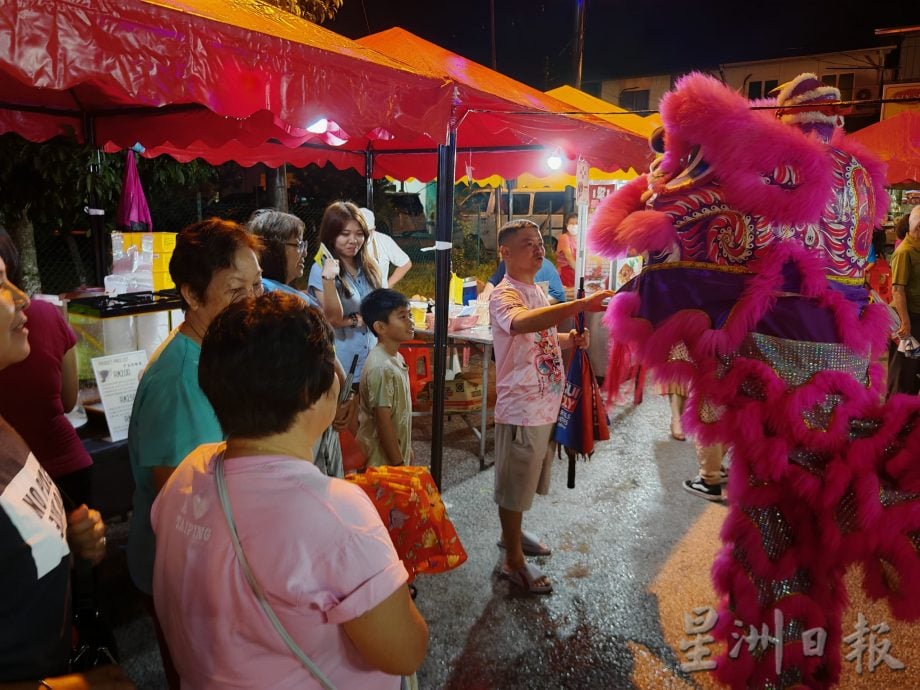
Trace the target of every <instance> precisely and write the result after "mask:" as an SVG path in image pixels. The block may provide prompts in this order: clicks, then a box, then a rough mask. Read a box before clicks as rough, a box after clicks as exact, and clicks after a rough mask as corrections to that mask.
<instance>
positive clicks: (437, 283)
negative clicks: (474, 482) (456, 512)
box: [431, 127, 457, 490]
mask: <svg viewBox="0 0 920 690" xmlns="http://www.w3.org/2000/svg"><path fill="white" fill-rule="evenodd" d="M456 167H457V130H456V129H455V128H454V127H451V128H450V132H449V134H448V139H447V144H444V145H440V146H438V187H437V189H438V214H437V225H436V227H435V270H434V304H435V309H434V392H433V394H432V401H433V409H432V417H431V476H432V477H433V478H434V482H435V484H437V486H438V490H440V489H441V461H442V459H443V454H444V453H443V452H444V378H445V375H446V373H447V315H448V312H449V311H450V296H449V294H448V293H449V290H448V288H449V286H450V248H451V247H450V243H451V237H452V235H453V225H454V179H455V172H456Z"/></svg>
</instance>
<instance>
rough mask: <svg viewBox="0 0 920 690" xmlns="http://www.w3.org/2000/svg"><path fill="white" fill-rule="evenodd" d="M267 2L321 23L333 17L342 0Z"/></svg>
mask: <svg viewBox="0 0 920 690" xmlns="http://www.w3.org/2000/svg"><path fill="white" fill-rule="evenodd" d="M265 1H266V2H267V3H268V4H270V5H274V6H275V7H277V8H279V9H282V10H284V11H285V12H290V13H291V14H293V15H296V16H298V17H303V18H304V19H309V20H310V21H311V22H314V23H316V24H321V23H323V22H324V21H326V20H327V19H333V18H335V15H336V12H338V11H339V10H340V9H341V7H342V4H343V3H344V0H265Z"/></svg>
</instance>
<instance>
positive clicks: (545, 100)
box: [358, 27, 650, 181]
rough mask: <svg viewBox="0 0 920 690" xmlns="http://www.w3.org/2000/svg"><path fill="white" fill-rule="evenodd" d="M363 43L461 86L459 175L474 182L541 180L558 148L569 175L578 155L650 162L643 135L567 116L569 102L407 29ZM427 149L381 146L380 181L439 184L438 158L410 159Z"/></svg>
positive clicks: (624, 163) (612, 166)
mask: <svg viewBox="0 0 920 690" xmlns="http://www.w3.org/2000/svg"><path fill="white" fill-rule="evenodd" d="M358 43H360V44H362V45H364V46H367V47H369V48H373V49H374V50H376V51H378V52H380V53H383V54H384V55H387V56H389V57H391V58H393V59H395V60H398V61H399V62H404V63H406V64H409V65H411V66H412V67H414V68H416V69H420V70H422V71H425V72H429V73H434V74H437V75H439V76H441V77H443V78H445V79H448V80H450V81H452V82H453V83H454V84H455V85H456V95H455V99H454V113H453V117H454V122H455V124H456V125H457V127H458V129H457V148H458V155H457V173H458V175H459V176H463V175H464V174H466V173H468V172H470V171H472V173H473V175H474V177H482V176H486V175H493V174H498V175H501V176H502V177H504V178H513V177H517V176H518V175H519V174H521V173H523V172H530V173H534V174H539V173H541V172H543V171H546V170H547V168H546V157H547V152H548V151H549V152H551V151H554V150H555V149H557V148H558V149H559V151H560V152H562V153H564V154H565V161H564V166H563V167H564V168H565V169H566V170H568V171H569V172H573V171H574V168H575V160H576V158H577V157H578V155H582V156H584V157H585V158H587V159H588V162H589V163H590V164H591V165H593V166H594V167H597V168H599V169H603V170H617V169H627V168H629V167H633V168H637V169H644V168H645V167H646V166H647V164H648V162H649V160H650V155H649V150H648V146H647V144H646V139H645V137H643V136H641V135H638V134H636V133H635V132H631V131H629V130H628V129H626V128H623V127H620V126H619V125H617V124H615V123H611V122H608V121H604V120H602V119H600V118H598V117H595V116H593V115H588V114H581V115H569V114H566V113H570V112H571V111H572V110H573V108H572V107H571V106H569V105H567V104H566V103H563V102H561V101H559V100H557V99H555V98H553V97H551V96H547V95H546V94H544V93H542V92H541V91H538V90H537V89H534V88H531V87H529V86H527V85H526V84H523V83H521V82H519V81H516V80H514V79H511V78H510V77H508V76H505V75H503V74H500V73H498V72H496V71H494V70H491V69H489V68H487V67H484V66H483V65H480V64H478V63H476V62H473V61H472V60H468V59H467V58H464V57H463V56H461V55H458V54H456V53H453V52H451V51H449V50H447V49H445V48H442V47H441V46H438V45H435V44H434V43H430V42H429V41H426V40H424V39H423V38H420V37H419V36H416V35H415V34H412V33H410V32H408V31H405V30H404V29H401V28H398V27H397V28H393V29H389V30H387V31H382V32H380V33H376V34H372V35H370V36H366V37H364V38H361V39H359V40H358ZM574 110H578V109H577V108H575V109H574ZM527 147H531V148H530V149H527ZM426 148H430V147H428V146H426V144H425V142H424V140H423V139H419V140H418V141H416V142H414V143H413V145H412V146H409V147H405V146H399V145H398V144H394V143H393V142H382V143H381V145H379V146H377V145H375V146H374V151H375V154H374V166H375V170H374V174H375V176H380V175H384V174H386V175H390V176H391V177H394V178H397V179H408V178H410V177H414V178H416V179H419V180H423V181H428V180H431V179H433V178H434V177H435V175H436V162H435V159H434V158H433V157H432V156H417V155H411V153H409V150H411V149H416V150H418V151H419V152H421V151H422V150H424V149H426Z"/></svg>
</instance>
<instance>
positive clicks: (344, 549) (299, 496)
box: [152, 292, 428, 690]
mask: <svg viewBox="0 0 920 690" xmlns="http://www.w3.org/2000/svg"><path fill="white" fill-rule="evenodd" d="M334 360H335V355H334V352H333V348H332V332H331V329H330V327H329V325H328V323H327V322H326V320H325V319H324V318H323V316H322V314H320V312H319V311H318V310H316V309H313V308H311V307H309V306H307V304H306V303H304V301H303V300H300V299H297V298H295V297H294V296H293V295H288V294H284V293H281V292H273V293H269V294H266V295H264V296H262V297H258V298H253V299H247V300H244V301H242V302H240V303H237V304H234V305H231V306H230V307H229V308H228V309H227V310H226V311H225V312H224V313H222V314H220V315H219V316H218V317H217V318H216V319H215V321H214V322H213V323H212V325H211V328H209V329H208V332H207V334H206V335H205V338H204V343H203V346H202V352H201V362H200V367H199V380H200V383H201V387H202V389H203V390H204V392H205V394H206V395H207V396H208V399H209V400H210V401H211V404H212V405H213V408H214V411H215V412H216V414H217V417H218V419H220V423H221V425H222V427H223V428H224V430H225V431H226V432H227V434H228V438H227V441H226V442H225V443H216V444H209V445H203V446H201V447H199V448H198V449H196V450H195V451H193V452H192V453H191V454H190V455H189V456H188V457H187V458H186V459H185V460H184V461H183V462H182V464H181V465H180V466H179V468H178V470H177V471H176V473H175V474H174V475H173V476H172V477H171V479H170V480H169V482H168V483H167V484H166V486H165V487H164V488H163V491H162V492H161V493H160V496H159V497H158V498H157V500H156V502H155V504H154V507H153V514H152V518H153V525H154V529H155V531H156V537H157V538H156V547H157V555H156V566H155V570H154V590H155V601H156V605H157V609H158V611H160V613H161V614H162V615H161V620H162V621H163V624H164V631H165V634H166V638H167V640H168V641H169V645H170V648H171V649H172V650H173V654H174V659H175V663H176V667H177V669H178V671H179V675H180V676H181V678H182V683H183V686H186V687H192V688H197V689H198V690H207V689H209V688H226V687H238V688H243V687H250V688H256V687H259V688H275V689H280V690H283V689H285V688H298V689H299V688H316V687H320V684H319V682H318V681H317V680H316V678H315V677H314V676H313V675H312V673H311V672H310V671H308V670H307V669H306V668H305V667H304V666H303V665H302V663H301V661H300V660H298V658H297V657H296V656H295V655H294V653H293V652H292V650H291V649H289V648H288V646H286V644H285V643H284V642H283V641H282V638H281V636H280V634H279V631H278V630H277V629H276V628H275V627H274V626H273V624H272V622H271V621H270V619H269V617H268V615H267V613H266V611H264V610H263V609H261V608H260V606H259V603H258V599H257V596H256V594H255V593H254V591H253V589H252V587H251V585H250V581H249V580H248V579H247V576H246V574H245V570H244V568H243V566H242V565H241V563H242V561H241V560H240V557H239V556H238V554H237V551H236V548H235V547H234V544H233V540H232V538H231V531H230V527H229V526H228V525H229V523H230V520H231V519H232V523H233V524H234V525H235V528H234V529H235V531H236V533H237V534H238V539H239V544H240V548H241V551H242V554H243V557H244V558H245V561H246V562H247V563H248V565H249V567H250V568H251V571H252V574H253V578H254V580H256V581H257V582H258V586H259V587H260V588H261V589H262V590H263V591H264V596H265V598H266V600H267V601H268V602H269V605H270V607H271V609H272V610H273V612H274V614H275V615H276V616H277V618H278V620H279V621H280V623H281V625H282V626H283V628H284V629H285V630H286V632H287V633H288V634H289V635H290V637H291V638H292V639H293V641H294V643H295V644H296V645H297V646H298V647H299V648H300V650H302V651H303V652H304V653H305V654H306V655H307V656H308V657H309V658H310V659H311V660H312V661H313V663H314V664H315V665H316V667H317V668H318V669H319V671H320V672H321V673H322V674H323V675H324V676H325V677H326V678H327V679H328V680H329V682H330V683H331V685H332V686H334V687H337V688H362V690H365V689H366V690H375V689H380V690H396V689H397V688H399V686H400V678H399V677H398V676H400V675H408V674H410V673H412V672H414V671H415V670H416V668H417V667H418V666H419V665H420V664H421V662H422V659H423V658H424V656H425V653H426V650H427V644H428V628H427V625H426V624H425V621H424V620H423V619H422V617H421V615H420V614H419V613H418V611H417V610H416V608H415V604H414V603H413V602H412V600H411V598H410V597H409V592H408V589H407V587H406V581H407V578H408V574H407V572H406V569H405V567H404V566H403V565H402V563H401V561H400V560H399V558H398V556H397V555H396V552H395V550H394V548H393V545H392V542H391V541H390V538H389V535H388V533H387V530H386V528H385V527H384V525H383V523H382V522H381V520H380V516H379V514H378V513H377V511H376V509H375V508H374V506H373V504H372V503H371V502H370V500H369V499H368V498H367V496H366V494H364V492H363V491H362V490H361V489H359V488H358V487H357V486H355V485H353V484H350V483H348V482H345V481H343V480H340V479H333V478H330V477H327V476H325V475H323V474H322V473H320V472H319V471H318V470H317V469H316V467H314V466H313V464H312V458H311V457H310V455H309V453H308V452H305V450H304V449H309V448H311V447H312V446H313V443H314V442H315V440H316V439H317V438H318V437H319V435H320V434H321V433H322V431H323V429H325V428H326V427H328V425H329V424H330V423H331V422H332V419H333V417H334V415H335V410H336V401H337V397H338V392H339V384H338V380H337V377H336V376H335V374H334V370H335V368H334ZM218 470H220V471H221V473H222V476H223V477H224V481H225V483H226V495H225V496H226V498H225V499H222V498H221V494H220V492H219V490H218V481H219V480H218V479H217V475H216V474H215V473H216V472H217V471H218ZM223 500H226V503H227V505H228V506H229V508H225V507H224V505H223V503H222V501H223ZM225 510H229V513H230V514H231V518H228V517H227V515H226V514H225ZM167 611H168V612H169V615H168V616H167V615H166V612H167Z"/></svg>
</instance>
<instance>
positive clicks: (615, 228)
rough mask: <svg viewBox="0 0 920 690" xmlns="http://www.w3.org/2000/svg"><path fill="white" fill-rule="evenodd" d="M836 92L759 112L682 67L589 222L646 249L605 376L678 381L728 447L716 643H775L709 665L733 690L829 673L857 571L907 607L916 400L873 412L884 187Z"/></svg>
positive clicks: (916, 568) (835, 671) (879, 377)
mask: <svg viewBox="0 0 920 690" xmlns="http://www.w3.org/2000/svg"><path fill="white" fill-rule="evenodd" d="M836 100H838V94H837V93H836V90H835V89H832V88H829V87H826V86H824V85H822V84H821V83H820V82H819V81H818V80H817V78H816V77H815V76H814V75H802V76H800V77H798V78H797V79H796V80H795V81H793V82H791V83H790V84H787V85H784V86H783V87H782V91H781V92H780V93H779V95H778V96H777V99H776V100H774V101H770V102H769V103H766V102H761V103H757V104H752V103H751V102H749V101H748V100H746V99H744V98H743V97H741V96H739V95H738V94H737V93H735V92H733V91H731V90H729V89H728V88H727V87H725V86H724V85H722V84H721V83H720V82H718V81H716V80H715V79H713V78H711V77H709V76H706V75H702V74H691V75H688V76H686V77H684V78H683V79H682V80H681V81H679V82H678V84H677V85H676V87H675V89H674V91H672V92H670V93H669V94H667V95H666V96H665V97H664V98H663V99H662V102H661V115H662V120H663V123H664V127H663V135H656V136H653V148H655V149H656V150H657V151H658V152H659V153H660V155H659V156H658V158H657V159H656V161H655V162H654V163H653V164H652V166H651V169H650V172H649V173H647V174H646V175H643V176H641V177H639V178H638V179H636V180H634V181H633V182H631V183H630V184H628V185H626V186H625V187H623V188H621V189H620V190H618V192H617V193H615V194H614V195H612V196H609V197H608V198H607V199H605V201H604V202H603V203H602V205H601V207H600V208H599V209H598V211H597V212H596V213H595V215H594V218H593V219H592V221H591V225H590V227H589V233H588V243H589V247H590V248H591V249H592V250H593V251H594V252H596V253H598V254H601V255H603V256H607V257H610V258H613V257H617V256H623V255H626V254H632V253H642V254H644V255H645V256H647V261H646V264H645V267H644V269H643V271H642V272H641V274H640V275H639V276H637V277H636V278H635V279H633V280H632V281H631V282H630V283H629V284H628V285H626V286H624V288H623V289H621V291H620V292H619V293H618V294H617V295H616V297H615V298H614V300H613V302H612V304H611V307H610V309H609V311H608V313H607V315H606V316H605V320H606V323H607V325H608V327H609V328H610V331H611V338H612V341H613V343H614V344H613V347H612V352H611V363H610V368H609V371H608V376H607V381H608V383H609V384H610V385H611V387H612V389H615V388H616V387H617V386H618V384H619V383H621V382H623V381H625V380H627V377H628V372H629V370H630V368H631V367H634V366H635V365H640V366H643V367H645V368H646V369H647V370H648V371H650V372H651V373H652V374H653V376H655V377H656V378H657V379H658V380H659V381H662V382H677V383H681V384H685V385H688V387H689V390H690V398H689V400H688V405H687V411H686V413H685V415H684V418H683V421H684V424H685V428H687V429H689V430H690V431H691V432H692V433H693V434H694V436H695V437H696V440H698V441H699V442H701V443H703V444H711V443H723V444H726V445H727V446H728V447H729V448H730V449H731V463H732V464H731V471H730V477H729V485H728V501H729V509H728V515H727V518H726V520H725V523H724V526H723V528H722V533H721V538H722V541H723V547H722V549H721V552H720V555H719V556H718V558H717V560H716V562H715V564H714V566H713V579H714V584H715V587H716V590H717V592H718V593H719V595H720V604H719V606H720V611H719V613H720V615H719V623H718V625H717V627H716V628H715V631H714V635H715V637H716V639H717V641H722V642H725V643H726V651H728V650H731V649H732V648H733V647H735V646H736V644H737V640H738V639H739V633H740V635H746V634H747V631H748V630H750V629H754V630H758V631H760V630H767V629H768V630H770V631H771V632H770V635H771V636H772V637H773V640H774V642H775V643H778V644H779V645H781V646H782V659H781V660H780V659H779V655H777V654H775V653H774V652H775V650H774V649H773V646H772V645H770V646H765V647H757V648H756V649H754V650H753V651H748V649H747V647H745V648H744V649H742V650H741V653H740V654H739V655H738V656H737V658H727V657H726V656H725V655H723V656H722V658H720V659H718V667H717V669H716V670H715V671H714V673H716V674H717V676H718V678H719V679H720V680H722V681H723V682H725V683H727V684H728V685H730V686H731V687H733V688H827V687H832V686H833V685H834V684H835V683H836V682H837V680H838V678H839V674H840V664H841V615H842V611H843V609H844V607H845V606H846V602H847V594H846V591H845V588H844V585H843V575H844V572H845V570H846V568H847V567H848V566H849V565H850V564H852V563H854V562H859V563H861V565H862V568H863V572H864V575H865V577H864V581H863V584H864V587H865V589H866V591H867V592H868V594H869V595H870V596H871V597H872V598H885V599H887V601H888V604H889V606H890V607H891V610H892V612H893V614H894V615H895V616H896V617H898V618H902V619H913V618H916V617H918V616H920V592H918V590H917V589H916V586H915V584H914V583H916V582H918V581H920V555H918V552H920V462H918V459H920V425H918V420H920V400H918V399H917V398H908V397H906V396H898V397H895V398H892V399H891V400H890V401H889V402H888V403H883V402H882V400H883V397H884V387H885V382H884V373H883V371H882V367H880V366H879V365H878V364H877V362H878V361H879V358H880V357H881V355H882V354H883V353H884V351H885V347H886V344H887V339H888V337H889V333H890V332H891V324H890V320H889V316H888V312H887V310H886V307H885V306H884V305H877V304H869V303H868V297H867V293H866V290H865V288H864V287H863V281H862V272H863V269H864V266H865V263H866V255H867V252H868V249H869V242H870V239H871V234H872V229H873V228H874V227H875V226H876V225H877V224H878V223H880V222H881V220H882V219H883V218H884V216H885V212H886V210H887V204H888V197H887V195H886V193H885V191H884V187H883V182H882V181H883V180H884V177H883V174H882V173H883V170H882V169H881V166H880V164H879V163H877V162H876V161H875V160H874V159H873V158H872V157H871V156H870V155H869V154H867V153H866V152H865V151H864V150H862V149H861V148H859V147H858V146H857V145H855V144H853V143H851V142H849V141H848V140H847V138H846V137H845V136H844V135H843V133H842V130H840V128H839V124H840V122H839V119H838V118H837V116H836V115H835V114H834V112H833V109H832V106H831V105H829V104H830V103H832V102H833V101H836ZM771 104H772V105H773V106H779V107H778V109H777V108H776V107H774V108H772V109H771V108H764V109H757V108H752V105H771ZM736 621H740V627H739V625H738V624H737V623H736ZM777 624H778V627H777ZM751 626H753V627H751ZM764 626H766V628H764ZM819 631H823V634H826V638H825V639H819V638H820V637H821V634H822V632H819ZM818 643H821V644H818Z"/></svg>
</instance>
